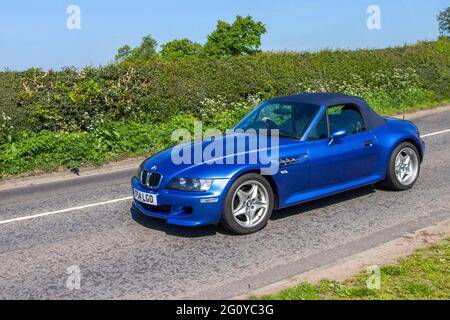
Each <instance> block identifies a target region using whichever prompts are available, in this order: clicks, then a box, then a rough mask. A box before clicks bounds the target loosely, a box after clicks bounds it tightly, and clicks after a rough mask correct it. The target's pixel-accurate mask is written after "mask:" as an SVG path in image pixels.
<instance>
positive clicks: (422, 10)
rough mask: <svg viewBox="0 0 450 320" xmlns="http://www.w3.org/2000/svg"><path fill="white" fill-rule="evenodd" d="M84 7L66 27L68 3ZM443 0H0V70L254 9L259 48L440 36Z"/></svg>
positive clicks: (103, 59) (82, 55)
mask: <svg viewBox="0 0 450 320" xmlns="http://www.w3.org/2000/svg"><path fill="white" fill-rule="evenodd" d="M71 4H75V5H78V6H79V7H80V9H81V29H80V30H68V29H67V28H66V20H67V18H68V14H67V13H66V9H67V7H68V6H69V5H71ZM372 4H375V5H378V6H379V7H380V9H381V27H382V28H381V30H368V29H367V27H366V20H367V18H368V14H367V13H366V9H367V7H368V6H369V5H372ZM448 5H449V2H448V0H428V1H427V0H222V1H217V0H190V1H189V0H164V1H159V0H158V1H156V0H155V1H152V0H147V1H144V0H127V1H116V0H109V1H107V0H71V1H65V0H40V1H31V0H29V1H25V0H14V1H2V2H1V3H0V69H5V68H9V69H13V70H23V69H26V68H29V67H41V68H44V69H49V68H53V69H59V68H61V67H63V66H75V67H82V66H86V65H92V66H98V65H101V64H106V63H108V62H110V61H112V59H113V58H114V55H115V53H116V51H117V48H119V47H121V46H122V45H123V44H125V43H127V44H129V45H131V46H136V45H138V44H139V43H140V40H141V38H142V37H143V36H144V35H146V34H151V35H152V36H153V37H154V38H156V39H157V40H158V42H159V43H160V44H162V43H165V42H166V41H170V40H172V39H175V38H189V39H192V40H194V41H198V42H201V43H204V42H205V41H206V36H207V34H208V33H210V32H211V31H212V30H214V28H215V26H216V22H217V20H219V19H222V20H226V21H230V22H231V21H232V20H233V19H234V17H235V16H236V15H237V14H239V15H248V14H249V15H251V16H253V17H254V18H255V19H257V20H261V21H263V22H264V23H265V24H266V26H267V29H268V33H267V34H266V35H265V36H264V37H263V49H264V50H302V51H303V50H320V49H323V48H375V47H377V48H380V47H387V46H394V45H402V44H404V43H413V42H415V41H417V40H426V39H428V40H431V39H435V38H436V37H437V36H438V30H437V24H436V15H437V14H438V12H439V11H440V10H442V9H443V8H445V7H446V6H448Z"/></svg>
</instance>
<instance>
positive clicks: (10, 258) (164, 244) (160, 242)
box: [0, 111, 450, 299]
mask: <svg viewBox="0 0 450 320" xmlns="http://www.w3.org/2000/svg"><path fill="white" fill-rule="evenodd" d="M415 122H416V123H417V124H418V126H419V127H420V129H421V132H422V134H427V133H432V132H438V131H442V130H445V129H449V128H450V111H445V112H441V113H432V114H429V115H426V116H423V117H421V118H419V119H416V120H415ZM425 140H426V142H427V153H426V159H425V162H424V164H423V166H422V172H421V176H420V179H419V181H418V183H417V185H416V186H415V188H414V189H413V190H410V191H407V192H402V193H399V192H392V191H388V190H383V189H378V188H376V189H373V188H362V189H358V190H354V191H351V192H347V193H344V194H341V195H338V196H334V197H330V198H326V199H322V200H318V201H314V202H312V203H309V204H304V205H299V206H296V207H292V208H289V209H285V210H281V211H278V212H275V214H274V215H273V218H272V220H271V221H270V222H269V225H268V226H267V227H266V228H265V229H264V230H263V231H261V232H259V233H256V234H252V235H249V236H234V235H230V234H228V233H226V232H225V231H224V230H222V229H221V228H220V227H214V226H211V227H202V228H198V229H186V228H181V227H174V226H169V225H166V224H165V223H164V222H163V221H160V220H157V219H152V218H147V217H142V216H140V215H136V214H135V213H134V212H133V210H131V211H130V206H131V200H122V201H118V202H114V203H107V204H103V205H98V206H94V207H87V208H84V209H78V210H73V211H68V212H60V213H57V214H51V215H47V216H41V217H36V218H34V219H26V220H20V219H17V218H21V217H27V216H30V215H34V214H40V213H48V212H52V211H55V210H61V209H67V208H73V207H79V206H83V205H87V204H93V203H99V202H104V201H109V200H114V199H118V198H123V197H128V196H129V195H130V185H129V179H130V177H131V176H132V175H133V174H134V170H128V171H122V172H115V173H112V174H102V175H98V176H91V177H85V178H79V179H76V180H67V181H63V182H56V183H48V184H43V185H38V186H31V187H22V188H16V189H11V190H5V191H0V298H2V299H11V298H14V299H15V298H24V299H48V298H60V299H71V298H81V299H123V298H125V299H167V298H211V299H212V298H215V299H221V298H229V297H232V296H235V295H238V294H242V293H245V292H247V291H249V290H250V289H252V288H257V287H260V286H263V285H266V284H269V283H272V282H275V281H278V280H280V279H283V278H286V277H289V276H291V275H294V274H297V273H300V272H303V271H306V270H309V269H311V268H313V267H317V266H320V265H324V264H327V263H330V262H332V261H335V260H336V259H339V258H342V257H345V256H348V255H350V254H353V253H357V252H359V251H362V250H365V249H368V248H370V247H373V246H375V245H377V244H381V243H384V242H386V241H389V240H392V239H394V238H396V237H398V236H400V235H402V234H404V233H405V232H407V231H413V230H417V229H419V228H421V227H424V226H427V225H430V224H432V223H434V222H438V221H442V220H446V219H448V218H450V132H447V133H442V134H438V135H433V136H429V137H426V138H425ZM71 266H78V267H79V269H80V271H81V281H80V289H69V288H68V287H67V286H66V281H67V279H68V277H70V276H71V274H70V273H68V269H67V268H69V271H70V270H71V269H70V267H71Z"/></svg>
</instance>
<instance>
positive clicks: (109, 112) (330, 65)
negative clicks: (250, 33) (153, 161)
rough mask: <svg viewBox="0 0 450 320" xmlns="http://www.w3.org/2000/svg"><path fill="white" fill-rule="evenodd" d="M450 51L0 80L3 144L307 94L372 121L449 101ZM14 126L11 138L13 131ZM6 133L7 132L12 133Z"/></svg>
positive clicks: (431, 46) (201, 62)
mask: <svg viewBox="0 0 450 320" xmlns="http://www.w3.org/2000/svg"><path fill="white" fill-rule="evenodd" d="M449 57H450V41H449V40H448V39H447V38H443V39H441V40H440V41H438V42H427V43H425V42H424V43H418V44H416V45H410V46H404V47H400V48H388V49H381V50H356V51H321V52H318V53H291V52H286V53H270V52H269V53H260V54H257V55H252V56H239V57H233V58H226V59H219V60H212V59H191V60H189V59H188V60H185V59H183V60H179V61H161V60H158V59H156V60H151V61H148V62H146V63H144V64H139V65H137V64H127V63H122V64H113V65H108V66H105V67H102V68H87V69H82V70H81V71H77V70H74V69H65V70H63V71H61V72H53V71H50V72H43V71H40V70H35V69H32V70H28V71H26V72H22V73H17V72H3V73H0V127H1V128H2V129H0V130H1V131H0V136H5V135H7V134H9V135H11V134H12V135H13V136H14V135H15V134H17V133H19V132H22V131H24V130H27V131H32V132H39V131H41V130H50V131H58V132H60V131H65V132H73V131H79V130H82V131H92V130H93V129H94V128H97V127H99V126H101V125H102V123H103V122H104V121H107V120H122V119H133V120H141V121H144V120H145V121H146V122H148V121H150V122H152V123H158V122H163V121H166V120H167V119H168V118H170V117H172V116H175V115H178V114H180V113H184V114H186V113H188V114H192V115H194V116H197V117H200V116H201V114H202V103H204V101H205V99H208V98H209V99H216V98H217V97H221V98H223V99H225V100H226V101H227V102H238V101H244V100H246V99H247V97H248V96H252V95H259V96H261V97H262V98H267V97H272V96H278V95H285V94H290V93H297V92H305V91H335V92H344V93H350V94H356V95H361V96H363V97H365V98H366V99H367V100H369V102H370V103H371V105H372V106H373V107H374V108H375V109H377V110H378V111H381V112H382V111H384V110H390V111H392V110H400V108H402V107H407V106H413V105H417V104H424V103H428V102H434V101H442V100H447V99H448V98H449V95H450V93H449V87H448V84H449V83H450V75H449ZM11 126H12V127H13V128H11ZM8 128H9V129H8Z"/></svg>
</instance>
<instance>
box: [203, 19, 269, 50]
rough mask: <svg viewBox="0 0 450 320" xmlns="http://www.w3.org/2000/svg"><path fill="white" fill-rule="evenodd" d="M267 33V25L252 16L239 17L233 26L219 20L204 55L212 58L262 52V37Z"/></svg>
mask: <svg viewBox="0 0 450 320" xmlns="http://www.w3.org/2000/svg"><path fill="white" fill-rule="evenodd" d="M266 32H267V30H266V27H265V25H264V24H263V23H262V22H259V21H258V22H256V21H254V20H253V18H252V17H251V16H247V17H245V18H243V17H241V16H237V17H236V20H235V21H234V22H233V23H232V24H229V23H226V22H225V21H222V20H219V22H218V23H217V28H216V30H215V31H213V32H212V33H211V34H210V35H209V36H208V41H207V42H206V44H205V46H204V47H203V50H202V53H203V54H204V55H206V56H212V57H220V56H229V55H241V54H254V53H256V52H259V51H260V47H261V36H262V35H263V34H265V33H266Z"/></svg>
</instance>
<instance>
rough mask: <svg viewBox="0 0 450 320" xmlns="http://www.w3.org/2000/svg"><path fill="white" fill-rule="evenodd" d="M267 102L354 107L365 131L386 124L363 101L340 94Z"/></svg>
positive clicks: (279, 99)
mask: <svg viewBox="0 0 450 320" xmlns="http://www.w3.org/2000/svg"><path fill="white" fill-rule="evenodd" d="M269 101H270V102H275V103H276V102H285V103H307V104H315V105H323V106H326V107H331V106H337V105H355V106H357V107H358V108H359V110H360V111H361V113H362V115H363V117H364V120H365V121H366V125H367V129H369V130H370V129H374V128H377V127H379V126H381V125H383V124H384V123H385V122H386V121H385V120H384V119H383V118H382V117H380V116H379V115H378V114H377V113H376V112H375V111H373V110H372V108H370V106H369V105H368V104H367V102H366V101H365V100H364V99H362V98H360V97H355V96H350V95H346V94H341V93H303V94H293V95H289V96H284V97H278V98H274V99H271V100H269Z"/></svg>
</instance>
